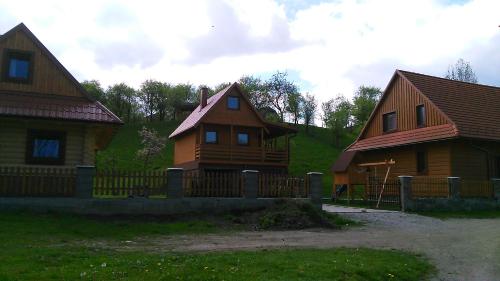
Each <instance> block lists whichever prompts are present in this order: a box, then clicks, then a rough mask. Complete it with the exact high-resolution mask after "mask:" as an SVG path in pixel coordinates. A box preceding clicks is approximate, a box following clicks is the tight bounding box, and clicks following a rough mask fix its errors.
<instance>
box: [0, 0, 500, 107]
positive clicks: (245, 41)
mask: <svg viewBox="0 0 500 281" xmlns="http://www.w3.org/2000/svg"><path fill="white" fill-rule="evenodd" d="M20 22H24V23H25V24H26V25H27V26H28V28H29V29H30V30H31V31H32V32H33V33H34V34H35V35H36V36H37V37H38V38H39V39H40V40H41V41H42V42H43V43H44V45H45V46H46V47H47V48H48V49H49V50H50V51H51V52H52V53H53V54H54V55H55V56H56V57H57V58H58V59H59V60H60V62H61V63H62V64H63V65H64V66H65V67H66V68H67V69H68V70H69V71H70V72H71V73H72V74H73V75H74V76H75V77H76V78H77V79H78V80H79V81H83V80H91V79H96V80H99V81H100V82H101V83H102V84H103V85H104V86H105V87H107V86H109V85H111V84H114V83H120V82H125V83H127V84H129V85H131V86H133V87H136V88H138V87H139V86H140V84H141V83H142V82H143V81H144V80H146V79H157V80H161V81H165V82H170V83H186V82H189V83H192V84H194V85H200V84H206V85H209V86H215V85H217V84H219V83H223V82H234V81H237V80H238V78H239V77H241V76H242V75H255V76H257V77H261V78H263V79H266V78H268V77H269V76H270V75H272V73H274V72H276V71H277V70H280V71H287V72H288V73H289V77H290V79H292V80H293V81H294V82H295V83H296V84H297V85H298V86H299V87H300V90H301V91H302V92H304V93H306V92H309V93H311V94H313V95H315V96H316V97H317V99H318V100H319V101H326V100H328V99H331V98H334V97H335V96H337V95H339V94H343V95H345V96H347V97H352V95H353V94H354V92H355V90H356V89H357V88H358V87H359V86H361V85H367V86H376V87H380V88H381V89H384V88H385V87H386V85H387V83H388V81H389V79H390V78H391V76H392V75H393V73H394V71H395V69H404V70H408V71H415V72H420V73H425V74H430V75H436V76H443V75H444V74H445V73H446V70H447V69H448V66H449V65H450V64H453V63H455V62H456V61H457V60H458V59H459V58H463V59H464V60H465V61H469V62H470V63H471V65H472V68H473V70H474V71H475V72H476V74H477V76H478V79H479V82H480V83H482V84H489V85H497V86H500V28H499V25H500V1H498V0H470V1H464V0H460V1H453V0H414V1H412V0H356V1H354V0H351V1H349V0H336V1H322V0H309V1H305V0H290V1H288V0H277V1H275V0H252V1H249V0H227V1H225V0H185V1H149V0H141V1H126V0H120V1H118V0H116V1H112V0H100V1H92V0H86V1H68V0H44V1H25V0H17V1H11V0H0V33H4V32H6V31H8V30H9V29H10V28H12V27H14V26H15V25H17V24H18V23H20Z"/></svg>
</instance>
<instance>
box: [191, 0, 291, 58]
mask: <svg viewBox="0 0 500 281" xmlns="http://www.w3.org/2000/svg"><path fill="white" fill-rule="evenodd" d="M208 15H209V19H210V21H209V25H210V30H209V32H208V33H207V34H205V35H202V36H198V37H196V38H193V39H191V40H189V41H188V42H187V43H186V48H187V50H188V52H189V57H188V58H187V59H186V60H185V62H186V63H188V64H200V63H208V62H210V61H212V60H214V59H217V58H220V57H227V56H238V55H251V54H257V53H277V52H286V51H289V50H291V49H293V48H296V47H298V46H300V42H298V41H296V40H293V39H292V38H291V37H290V31H289V26H288V23H287V21H286V19H285V18H281V17H278V16H277V15H272V18H271V27H270V30H269V33H268V34H266V35H264V36H254V35H252V34H251V27H250V26H249V25H248V24H247V23H245V22H243V21H241V20H240V18H239V17H238V14H237V13H236V11H235V10H234V9H233V7H231V6H230V5H229V4H228V3H226V2H222V1H212V2H211V4H210V5H209V6H208Z"/></svg>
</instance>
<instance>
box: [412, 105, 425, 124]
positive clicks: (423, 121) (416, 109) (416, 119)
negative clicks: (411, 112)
mask: <svg viewBox="0 0 500 281" xmlns="http://www.w3.org/2000/svg"><path fill="white" fill-rule="evenodd" d="M420 108H422V112H423V116H422V118H423V119H422V120H420V121H422V122H421V124H419V122H418V121H419V119H420V118H419V109H420ZM425 111H426V110H425V105H424V104H419V105H417V106H416V107H415V115H416V116H415V122H416V123H417V128H423V127H425V126H426V125H427V124H426V122H425V121H426V120H425V119H426V116H425V115H426V112H425Z"/></svg>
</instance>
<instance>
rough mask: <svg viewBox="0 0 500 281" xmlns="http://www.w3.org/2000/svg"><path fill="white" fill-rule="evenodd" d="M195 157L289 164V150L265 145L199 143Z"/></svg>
mask: <svg viewBox="0 0 500 281" xmlns="http://www.w3.org/2000/svg"><path fill="white" fill-rule="evenodd" d="M195 157H196V159H197V160H220V161H228V162H252V163H279V164H288V153H287V151H285V150H272V149H266V148H263V147H242V146H227V145H217V144H201V145H200V144H197V145H196V150H195Z"/></svg>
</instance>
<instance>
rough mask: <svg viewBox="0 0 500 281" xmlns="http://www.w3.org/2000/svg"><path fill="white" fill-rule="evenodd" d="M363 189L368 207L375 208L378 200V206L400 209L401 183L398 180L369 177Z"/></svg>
mask: <svg viewBox="0 0 500 281" xmlns="http://www.w3.org/2000/svg"><path fill="white" fill-rule="evenodd" d="M367 183H368V184H367V186H366V189H365V192H366V199H367V201H368V203H369V204H370V207H376V206H377V203H378V202H379V200H380V206H390V207H395V208H400V207H401V195H400V192H401V183H400V181H399V179H397V178H396V179H387V181H386V183H385V185H384V178H381V177H374V176H369V177H368V180H367Z"/></svg>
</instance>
